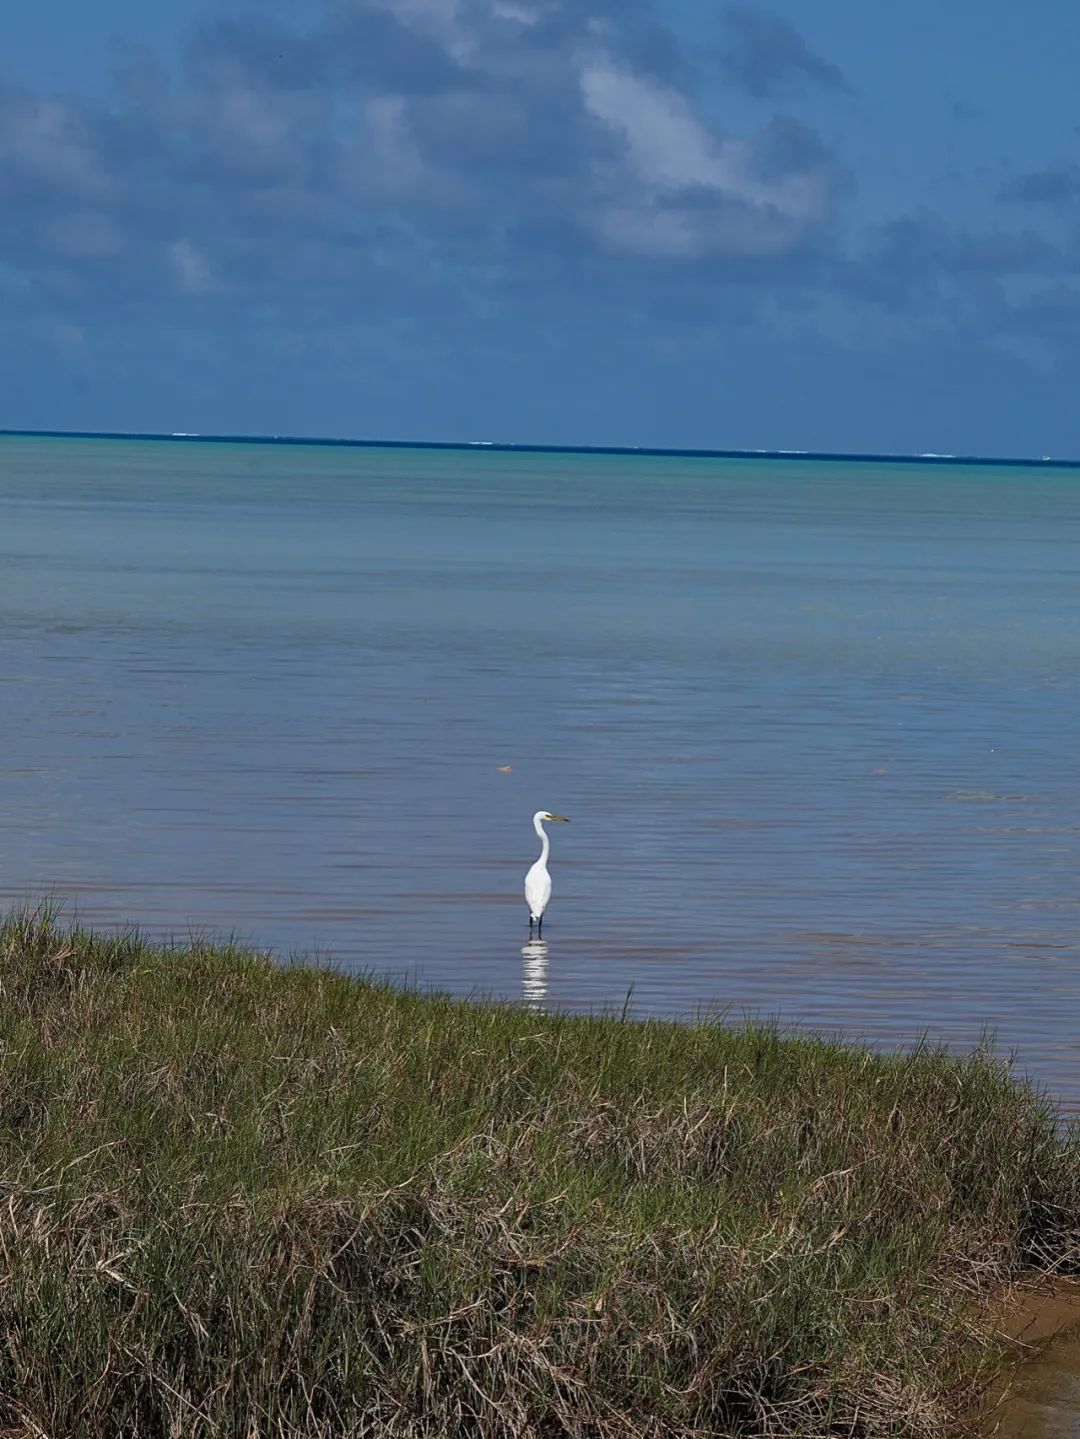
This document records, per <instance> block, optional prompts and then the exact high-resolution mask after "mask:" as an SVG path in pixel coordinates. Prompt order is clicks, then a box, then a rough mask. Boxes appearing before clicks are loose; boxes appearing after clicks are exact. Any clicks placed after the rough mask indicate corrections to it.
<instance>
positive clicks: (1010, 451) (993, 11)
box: [0, 0, 1080, 458]
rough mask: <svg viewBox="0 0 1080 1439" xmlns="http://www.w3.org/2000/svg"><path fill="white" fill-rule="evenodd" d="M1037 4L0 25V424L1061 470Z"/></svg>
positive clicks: (1045, 61)
mask: <svg viewBox="0 0 1080 1439" xmlns="http://www.w3.org/2000/svg"><path fill="white" fill-rule="evenodd" d="M1078 63H1080V10H1078V9H1077V8H1076V7H1072V6H1065V5H1062V4H1061V3H1060V0H1027V3H1026V4H1025V5H1023V6H1018V5H1017V4H1015V0H1009V3H1005V0H982V3H981V4H979V5H978V6H975V5H974V4H959V5H952V6H942V5H941V4H940V0H908V3H907V4H905V5H904V6H902V7H901V6H867V5H866V4H865V3H858V0H817V3H816V4H814V5H812V6H811V5H809V4H806V3H805V0H804V3H802V4H799V3H796V0H778V3H774V4H769V5H767V6H766V5H758V4H756V3H752V0H749V2H748V3H741V0H740V3H731V4H725V3H723V2H722V0H721V3H711V0H709V3H707V0H664V3H663V4H659V3H655V4H654V3H650V0H261V3H260V4H259V5H258V6H257V7H245V6H242V5H234V4H232V3H229V0H170V4H168V5H148V4H147V3H146V0H97V3H96V4H94V5H86V4H85V0H35V4H34V5H32V6H31V5H7V6H4V7H3V8H2V9H0V428H4V427H6V428H48V429H98V430H115V429H119V430H152V431H173V430H185V431H203V432H215V433H230V434H236V433H244V434H293V435H298V434H307V435H335V436H347V437H355V438H385V439H405V440H409V439H414V440H417V439H418V440H440V439H442V440H476V439H484V440H496V441H520V442H538V443H549V444H600V445H603V444H612V445H663V446H675V447H678V446H687V447H699V446H706V447H716V448H787V449H814V450H869V451H898V452H906V453H912V452H915V453H918V452H924V451H934V452H943V453H964V454H985V455H994V454H997V455H1002V454H1005V455H1044V454H1050V455H1053V456H1055V457H1061V458H1068V457H1072V458H1075V457H1080V405H1078V404H1077V403H1076V396H1075V391H1076V383H1077V376H1078V375H1080V155H1078V147H1080V90H1078V89H1077V86H1076V84H1075V75H1076V71H1077V66H1078Z"/></svg>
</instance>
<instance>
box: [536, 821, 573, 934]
mask: <svg viewBox="0 0 1080 1439" xmlns="http://www.w3.org/2000/svg"><path fill="white" fill-rule="evenodd" d="M569 823H570V821H569V820H568V819H567V818H566V816H565V815H562V814H550V813H549V812H548V811H547V810H546V809H538V810H537V811H536V813H535V814H534V815H533V829H534V830H536V833H537V834H538V835H539V837H540V858H539V859H538V860H537V861H536V863H535V864H534V865H533V867H532V869H530V870H529V872H528V874H527V875H526V876H525V901H526V903H527V904H528V906H529V938H530V939H532V932H533V925H534V924H535V925H536V926H537V931H536V932H537V935H538V936H539V935H542V934H543V932H544V910H545V909H547V903H548V900H549V899H550V898H551V875H550V874H548V867H547V862H548V854H549V853H550V851H551V841H550V840H549V839H548V837H547V830H545V828H544V825H545V824H569Z"/></svg>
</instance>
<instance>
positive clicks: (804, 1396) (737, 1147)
mask: <svg viewBox="0 0 1080 1439" xmlns="http://www.w3.org/2000/svg"><path fill="white" fill-rule="evenodd" d="M0 1155H2V1159H3V1164H2V1168H0V1174H2V1176H3V1177H2V1179H0V1317H2V1320H3V1324H2V1337H0V1433H5V1434H9V1435H19V1436H24V1435H25V1436H30V1435H47V1436H50V1439H53V1436H66V1435H72V1436H74V1435H78V1436H83V1435H86V1436H117V1435H130V1436H140V1439H142V1436H147V1439H149V1436H155V1439H156V1436H165V1435H175V1436H184V1439H189V1436H210V1435H214V1436H217V1435H222V1436H225V1435H227V1436H236V1439H241V1436H243V1439H247V1436H252V1439H254V1436H256V1435H258V1436H276V1435H280V1436H284V1435H304V1436H313V1439H314V1436H327V1439H329V1436H341V1435H372V1436H376V1435H378V1436H381V1435H394V1436H416V1439H420V1436H431V1439H435V1436H439V1439H454V1436H469V1439H511V1436H537V1439H562V1436H573V1439H623V1436H625V1439H630V1436H635V1439H642V1436H645V1439H676V1436H690V1435H695V1436H703V1435H714V1436H719V1435H732V1436H764V1435H791V1436H804V1439H806V1436H825V1435H863V1436H871V1435H874V1436H876V1435H910V1436H930V1435H940V1434H944V1433H946V1432H949V1425H950V1424H951V1423H952V1421H953V1419H954V1417H955V1416H956V1415H958V1414H960V1413H961V1412H962V1411H963V1410H964V1409H965V1407H966V1406H967V1404H968V1402H969V1400H970V1397H971V1392H972V1386H973V1385H974V1384H975V1383H977V1382H978V1381H979V1379H980V1377H982V1376H983V1374H984V1369H981V1368H980V1366H985V1364H986V1362H987V1361H988V1358H989V1357H990V1356H988V1355H986V1354H985V1352H984V1348H983V1344H982V1341H980V1340H979V1338H978V1336H976V1335H974V1334H973V1333H972V1331H971V1328H970V1322H969V1320H967V1319H965V1317H964V1316H965V1314H968V1315H969V1314H970V1312H971V1301H972V1300H973V1299H977V1298H978V1297H979V1295H980V1294H984V1293H986V1292H988V1291H989V1290H990V1289H991V1288H992V1287H993V1286H995V1285H996V1284H998V1283H999V1282H1000V1281H1001V1280H1002V1279H1003V1278H1004V1277H1006V1276H1009V1275H1012V1274H1016V1273H1018V1272H1020V1271H1022V1270H1023V1269H1025V1268H1031V1267H1032V1266H1035V1267H1040V1266H1041V1267H1054V1266H1057V1267H1068V1266H1072V1265H1073V1262H1074V1258H1075V1256H1076V1253H1077V1234H1076V1224H1077V1214H1078V1212H1080V1211H1078V1198H1080V1153H1078V1148H1077V1144H1076V1142H1075V1140H1073V1139H1070V1138H1063V1137H1061V1135H1060V1134H1059V1132H1058V1131H1057V1130H1056V1128H1055V1122H1054V1116H1053V1114H1052V1113H1051V1111H1050V1110H1049V1109H1048V1107H1047V1106H1046V1105H1045V1103H1044V1102H1043V1101H1042V1100H1041V1099H1040V1098H1039V1097H1038V1096H1036V1095H1034V1094H1033V1093H1032V1092H1031V1091H1029V1090H1027V1089H1025V1088H1023V1087H1021V1086H1018V1085H1016V1084H1015V1083H1014V1082H1013V1081H1012V1079H1011V1078H1010V1076H1009V1075H1008V1073H1007V1072H1006V1071H1005V1070H1004V1069H1003V1067H1002V1066H1001V1065H999V1064H998V1063H997V1062H995V1061H994V1060H993V1059H992V1058H991V1057H990V1056H989V1055H988V1054H985V1053H981V1054H976V1055H973V1056H971V1057H968V1058H963V1059H956V1058H950V1057H948V1056H946V1055H944V1054H942V1053H939V1052H934V1051H930V1050H927V1049H921V1050H918V1051H917V1052H915V1053H912V1054H907V1055H895V1056H880V1055H875V1054H872V1053H869V1052H866V1051H864V1050H861V1049H858V1048H854V1047H845V1046H842V1045H839V1044H834V1043H828V1042H824V1041H821V1040H816V1039H812V1038H796V1037H784V1036H781V1035H780V1034H778V1033H776V1032H774V1031H772V1030H770V1029H767V1028H760V1029H758V1028H728V1027H725V1026H723V1025H720V1024H700V1025H696V1026H679V1025H675V1024H665V1023H635V1022H627V1021H623V1020H621V1019H618V1018H566V1017H550V1018H549V1017H537V1016H536V1015H534V1014H530V1013H527V1012H524V1011H520V1010H516V1009H509V1008H499V1007H495V1006H482V1005H468V1004H462V1003H456V1002H453V1001H451V1000H449V999H447V998H444V997H439V996H434V997H431V996H422V995H418V994H412V993H404V992H401V991H398V990H394V989H391V988H387V987H384V986H381V985H377V984H371V983H366V982H360V981H356V980H350V979H347V978H344V977H342V976H340V975H336V974H334V973H331V972H328V971H325V970H318V969H308V968H292V969H282V968H279V967H276V966H275V965H273V964H272V963H270V962H268V961H267V960H266V959H264V958H260V957H258V956H253V955H250V954H245V953H242V952H239V951H237V950H234V949H229V948H220V949H215V948H212V947H209V946H195V947H191V948H185V949H176V950H171V951H169V950H160V949H155V948H153V947H152V946H149V945H147V944H144V943H142V942H141V941H140V940H139V939H138V938H136V937H129V938H125V939H120V940H115V939H109V938H105V937H102V936H95V935H93V934H90V933H86V932H79V931H76V932H70V931H67V930H64V929H61V928H59V927H58V926H57V925H56V924H55V923H54V922H53V921H52V920H51V919H50V918H49V917H47V916H29V915H25V914H22V915H16V916H13V917H11V918H9V919H8V920H7V921H6V922H5V923H4V924H3V925H2V926H0Z"/></svg>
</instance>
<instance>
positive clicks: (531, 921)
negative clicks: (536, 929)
mask: <svg viewBox="0 0 1080 1439" xmlns="http://www.w3.org/2000/svg"><path fill="white" fill-rule="evenodd" d="M532 926H533V917H532V915H531V914H530V915H529V940H530V941H531V940H532Z"/></svg>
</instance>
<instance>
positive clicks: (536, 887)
mask: <svg viewBox="0 0 1080 1439" xmlns="http://www.w3.org/2000/svg"><path fill="white" fill-rule="evenodd" d="M525 898H526V899H527V900H528V902H529V909H530V911H531V912H532V913H533V914H534V915H539V914H543V912H544V909H545V907H546V906H547V902H548V900H549V899H550V898H551V875H550V874H548V872H547V870H546V869H544V868H543V867H542V866H541V865H539V864H534V865H533V867H532V869H530V870H529V872H528V874H527V875H526V876H525Z"/></svg>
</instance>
